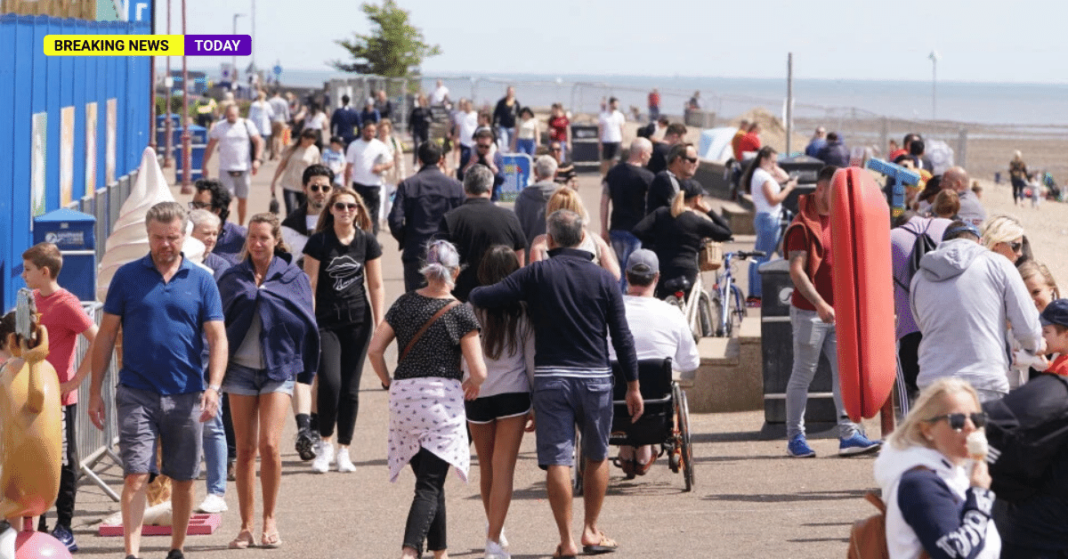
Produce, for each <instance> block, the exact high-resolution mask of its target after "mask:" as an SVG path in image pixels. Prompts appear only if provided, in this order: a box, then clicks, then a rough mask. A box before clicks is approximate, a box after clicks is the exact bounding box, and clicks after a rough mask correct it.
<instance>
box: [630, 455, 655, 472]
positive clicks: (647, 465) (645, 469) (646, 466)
mask: <svg viewBox="0 0 1068 559" xmlns="http://www.w3.org/2000/svg"><path fill="white" fill-rule="evenodd" d="M656 459H657V455H656V454H654V455H653V457H652V458H650V459H649V461H648V462H646V463H644V464H641V463H638V465H637V466H636V467H635V469H634V473H636V474H638V475H640V476H644V475H645V474H647V473H649V470H650V469H651V468H652V467H653V463H654V462H656Z"/></svg>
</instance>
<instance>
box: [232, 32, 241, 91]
mask: <svg viewBox="0 0 1068 559" xmlns="http://www.w3.org/2000/svg"><path fill="white" fill-rule="evenodd" d="M239 17H241V14H234V31H233V34H234V35H237V18H239ZM230 69H231V71H232V72H233V76H231V77H230V90H231V91H236V90H237V55H236V54H235V55H234V56H233V57H232V58H231V59H230Z"/></svg>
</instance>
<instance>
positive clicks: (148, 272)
mask: <svg viewBox="0 0 1068 559" xmlns="http://www.w3.org/2000/svg"><path fill="white" fill-rule="evenodd" d="M186 223H187V216H186V212H185V209H183V208H182V206H181V205H179V204H177V203H176V202H161V203H159V204H156V205H155V206H152V207H151V208H150V209H149V210H148V215H147V216H146V217H145V227H146V228H147V229H148V242H149V250H150V253H149V255H148V256H145V257H144V258H142V259H140V260H137V261H134V262H131V263H129V264H126V265H125V266H123V267H121V268H119V270H118V272H116V273H115V277H114V278H113V279H112V280H111V286H110V288H109V289H108V295H107V299H106V300H105V302H104V317H103V319H102V320H101V323H100V331H99V334H98V336H97V342H96V343H95V344H94V345H93V356H92V359H93V361H92V365H93V366H92V385H91V387H90V392H89V394H90V395H89V418H90V419H91V420H92V421H93V424H95V425H96V426H97V428H100V429H103V427H104V417H105V415H104V406H105V404H104V400H103V399H102V398H101V397H100V391H101V387H102V385H103V383H104V372H105V371H106V370H107V368H108V366H109V364H110V361H111V353H112V351H114V349H115V338H116V336H117V334H118V332H119V326H120V325H121V326H122V332H123V355H122V370H121V371H119V386H118V389H117V391H116V394H115V406H116V408H117V413H118V416H119V418H120V419H119V451H120V453H121V455H122V468H123V475H124V485H123V489H122V524H123V533H124V537H125V544H126V556H127V559H129V558H131V557H133V558H135V559H136V558H137V553H138V551H139V549H140V547H141V525H142V523H143V520H144V512H145V488H146V486H147V484H148V480H149V475H150V474H156V473H160V472H162V473H163V475H166V476H168V477H170V478H171V480H172V481H173V492H172V495H171V505H172V509H173V512H174V522H173V528H174V529H173V531H172V535H171V551H170V553H168V554H167V559H183V558H184V555H183V553H182V546H183V544H184V543H185V533H186V529H187V527H188V525H189V517H190V515H191V513H192V511H193V492H194V490H193V482H194V480H196V478H197V476H198V475H199V473H200V472H199V470H200V459H201V450H202V447H201V433H202V424H203V422H204V421H207V420H208V419H210V418H212V417H215V414H216V411H217V409H218V405H219V384H220V383H221V382H222V378H223V373H224V371H225V370H226V356H227V343H226V330H225V328H224V327H223V313H222V302H221V300H220V298H219V290H218V288H217V287H216V286H215V281H214V280H213V279H212V277H211V274H210V273H208V272H207V271H206V270H204V269H203V268H201V267H199V266H197V265H195V264H193V263H192V262H190V261H189V260H187V259H186V258H185V257H184V255H183V254H182V252H181V249H182V243H183V242H185V230H186ZM204 339H206V340H207V343H208V348H209V366H208V374H209V379H210V380H209V382H208V386H207V388H205V387H204V373H203V369H202V361H201V351H202V349H203V344H204ZM157 440H158V441H159V442H160V444H161V446H162V468H160V471H159V472H157V470H156V441H157Z"/></svg>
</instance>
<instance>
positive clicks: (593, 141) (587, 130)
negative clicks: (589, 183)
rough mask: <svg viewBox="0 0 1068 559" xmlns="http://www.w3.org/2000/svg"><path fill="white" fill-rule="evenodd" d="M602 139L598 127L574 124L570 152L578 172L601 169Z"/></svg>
mask: <svg viewBox="0 0 1068 559" xmlns="http://www.w3.org/2000/svg"><path fill="white" fill-rule="evenodd" d="M599 144H600V138H598V137H597V125H595V124H572V125H571V145H570V146H568V151H570V152H571V153H570V154H569V155H570V157H571V162H572V163H574V164H575V170H576V171H596V170H599V169H600V168H601V149H600V145H599Z"/></svg>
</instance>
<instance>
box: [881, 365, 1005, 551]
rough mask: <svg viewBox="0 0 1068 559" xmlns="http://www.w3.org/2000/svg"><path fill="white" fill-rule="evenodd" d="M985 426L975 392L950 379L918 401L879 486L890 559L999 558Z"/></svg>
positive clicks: (894, 442)
mask: <svg viewBox="0 0 1068 559" xmlns="http://www.w3.org/2000/svg"><path fill="white" fill-rule="evenodd" d="M984 425H986V415H985V414H984V413H983V411H982V408H981V407H980V406H979V398H978V396H977V395H976V393H975V389H973V388H972V387H971V385H969V384H968V383H967V382H965V381H963V380H960V379H956V378H945V379H942V380H939V381H938V382H935V383H934V384H932V385H930V386H928V387H927V389H926V390H924V391H923V392H921V393H920V397H919V398H918V399H917V400H916V405H915V406H914V407H913V409H912V410H911V411H910V412H909V414H908V415H907V416H906V417H905V420H904V421H903V422H902V424H901V426H900V427H899V428H898V429H897V430H896V431H894V433H893V435H891V436H890V438H889V439H888V440H887V444H886V445H884V446H883V450H882V452H881V453H880V454H879V458H878V459H877V460H876V461H875V480H876V481H877V482H878V483H879V485H880V486H881V487H882V494H883V498H884V500H885V502H886V544H887V548H888V550H889V552H890V557H891V559H904V558H909V559H914V558H916V557H919V556H920V554H921V553H922V552H926V553H927V554H928V555H929V556H930V557H932V558H935V559H937V558H943V557H945V558H948V557H968V558H975V559H977V558H996V557H998V556H999V554H1000V553H1001V537H1000V535H999V534H998V530H997V527H996V526H995V525H994V521H993V518H992V517H991V515H992V509H993V505H994V493H993V492H992V491H990V481H991V479H990V472H989V471H988V470H987V465H986V462H985V461H984V458H985V456H986V451H987V447H986V438H985V436H983V426H984Z"/></svg>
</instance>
